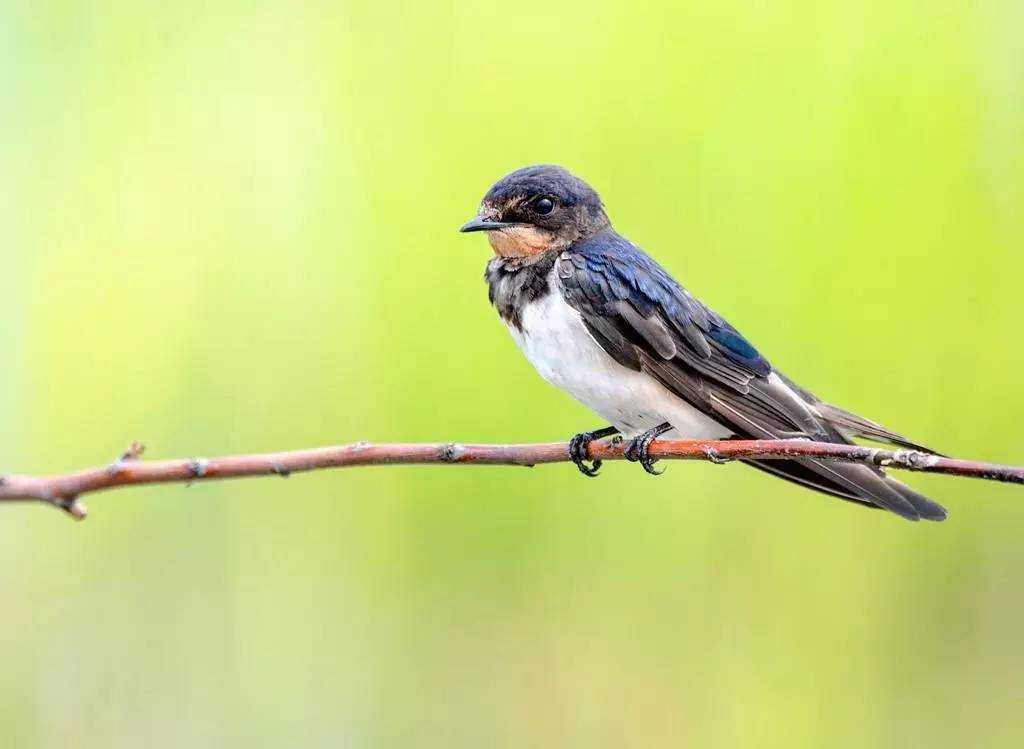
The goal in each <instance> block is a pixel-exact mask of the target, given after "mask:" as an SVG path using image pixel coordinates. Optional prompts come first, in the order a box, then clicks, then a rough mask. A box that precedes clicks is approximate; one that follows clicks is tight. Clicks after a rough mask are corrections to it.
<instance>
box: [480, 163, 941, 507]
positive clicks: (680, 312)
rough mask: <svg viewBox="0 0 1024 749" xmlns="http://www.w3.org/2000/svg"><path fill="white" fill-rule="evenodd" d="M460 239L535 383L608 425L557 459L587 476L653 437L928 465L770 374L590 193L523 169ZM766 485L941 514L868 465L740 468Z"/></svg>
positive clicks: (637, 455)
mask: <svg viewBox="0 0 1024 749" xmlns="http://www.w3.org/2000/svg"><path fill="white" fill-rule="evenodd" d="M460 231H461V232H484V233H486V236H487V239H488V240H489V243H490V245H491V248H492V250H493V252H494V255H493V257H491V258H490V259H489V260H488V262H487V267H486V272H485V274H484V278H485V280H486V282H487V285H488V289H489V298H490V302H491V304H492V305H493V306H494V308H495V309H496V310H497V313H498V315H499V317H500V318H501V320H502V322H504V324H505V325H506V327H507V328H508V330H509V332H510V333H511V334H512V338H513V339H514V340H515V342H516V344H518V346H519V348H520V349H521V350H522V352H523V353H524V354H525V355H526V358H527V359H528V360H529V361H530V363H531V364H532V365H533V366H534V368H535V369H536V370H537V372H538V373H539V374H540V376H541V377H542V378H543V379H545V380H546V381H548V382H549V383H551V384H552V385H554V386H556V387H558V388H561V389H562V390H564V391H565V392H566V393H568V394H569V395H570V396H572V397H573V398H575V399H576V400H577V401H579V402H580V403H582V404H583V405H584V406H586V407H588V408H589V409H590V410H592V411H594V412H596V413H597V414H598V415H599V416H600V417H601V418H602V419H603V420H604V421H605V422H607V423H608V424H609V425H608V426H606V427H601V428H598V429H593V430H589V431H585V432H580V433H578V434H576V435H575V436H574V437H573V438H572V439H571V440H570V442H569V457H570V458H571V460H572V461H573V462H574V463H575V464H576V466H577V468H578V469H579V470H580V472H581V473H583V474H584V475H585V476H589V477H593V476H596V475H597V473H598V471H599V469H600V467H601V464H600V461H597V460H595V461H592V462H590V463H589V465H588V460H587V446H588V445H589V444H590V443H591V442H592V441H594V440H597V439H602V438H606V437H612V438H613V439H615V440H620V441H621V440H628V441H629V442H628V446H627V448H626V450H625V457H626V458H627V459H628V460H630V461H632V462H637V463H639V464H640V465H641V466H642V467H643V469H644V470H645V471H647V472H648V473H652V474H658V473H662V472H663V471H662V470H659V469H657V468H656V467H655V465H654V463H655V461H654V460H652V458H651V456H650V453H649V448H650V445H651V443H652V442H653V441H654V440H655V439H656V438H658V437H661V436H665V437H667V438H686V439H806V440H814V441H819V442H830V443H837V444H854V439H855V438H860V439H867V440H871V441H875V442H882V443H888V444H892V445H898V446H900V447H904V448H908V449H912V450H920V451H924V452H929V453H934V451H932V450H928V449H927V448H925V447H922V446H921V445H919V444H916V443H914V442H911V441H909V440H908V439H906V438H905V437H902V436H901V435H899V434H897V433H896V432H893V431H891V430H890V429H887V428H886V427H884V426H882V425H880V424H878V423H876V422H874V421H871V420H869V419H866V418H863V417H861V416H857V415H856V414H854V413H852V412H850V411H847V410H845V409H843V408H840V407H838V406H835V405H832V404H830V403H827V402H825V401H823V400H821V399H819V398H817V397H815V396H814V395H813V394H812V393H811V392H810V391H809V390H806V389H805V388H803V387H801V386H800V385H798V384H796V383H795V382H794V381H792V380H791V379H789V378H788V377H786V376H785V375H784V374H783V373H782V372H780V371H779V370H777V369H776V368H775V367H774V366H773V365H772V364H771V363H770V362H769V361H768V359H767V358H765V356H764V355H762V354H761V352H760V351H759V350H758V349H757V348H755V346H754V345H753V344H752V343H751V342H750V341H749V340H748V339H747V338H745V337H744V336H743V335H741V334H740V333H739V331H737V330H736V328H734V327H733V326H732V325H730V324H729V323H728V322H727V321H726V320H725V318H724V317H722V316H721V315H719V314H718V313H716V312H715V311H714V310H712V309H711V308H710V307H709V306H707V305H706V304H704V303H703V302H701V301H700V300H698V299H697V298H696V297H694V296H693V295H692V294H691V293H690V292H689V291H687V290H686V289H685V288H684V287H683V286H682V285H681V284H680V283H679V282H678V281H676V280H675V279H674V278H673V277H672V276H671V275H670V274H669V273H668V271H666V270H665V269H664V268H663V267H662V266H661V265H659V264H658V263H657V262H656V261H655V260H654V259H653V258H652V257H651V256H650V255H648V254H647V253H646V252H644V251H643V250H642V249H641V248H640V247H638V246H637V245H635V244H633V243H632V242H630V241H629V240H628V239H626V238H625V237H623V236H622V235H621V234H619V233H618V232H617V231H616V230H615V229H614V228H613V227H612V224H611V221H610V220H609V218H608V214H607V212H606V210H605V206H604V203H603V201H602V200H601V197H600V196H599V195H598V193H597V192H596V191H595V190H594V189H593V188H592V187H591V186H590V185H588V184H587V183H586V182H584V181H583V180H582V179H580V178H579V177H576V176H575V175H573V174H572V173H570V172H569V171H568V170H566V169H565V168H563V167H561V166H555V165H550V164H541V165H535V166H527V167H524V168H521V169H518V170H516V171H513V172H511V173H510V174H508V175H506V176H504V177H502V178H501V179H500V180H498V181H497V182H496V183H495V184H494V185H493V186H492V187H491V188H490V190H488V191H487V193H486V194H485V195H484V197H483V200H482V202H481V203H480V207H479V210H478V212H477V214H476V215H475V216H474V217H473V218H472V219H471V220H470V221H468V222H467V223H466V224H464V225H463V226H462V227H461V228H460ZM743 462H744V463H746V464H748V465H750V466H753V467H755V468H758V469H761V470H763V471H767V472H768V473H771V474H774V475H775V476H778V477H781V478H783V479H787V480H789V481H792V482H795V483H797V484H801V485H803V486H805V487H809V488H811V489H814V490H817V491H819V492H822V493H824V494H828V495H831V496H834V497H838V498H840V499H844V500H848V501H850V502H854V503H858V504H860V505H864V506H868V507H873V508H881V509H884V510H888V511H890V512H892V513H895V514H896V515H899V516H901V517H903V518H906V519H908V520H915V521H916V520H922V519H923V520H934V521H939V520H944V519H945V518H946V510H945V509H944V508H943V507H942V506H941V505H939V504H938V503H936V502H934V501H932V500H931V499H929V498H927V497H925V496H923V495H922V494H919V493H918V492H916V491H915V490H913V489H912V488H910V487H909V486H907V485H906V484H903V483H902V482H900V481H897V480H896V479H894V478H892V477H891V476H889V475H887V474H886V473H885V471H884V470H883V469H882V468H880V467H877V466H873V465H867V464H860V463H839V462H829V461H824V460H818V459H814V458H794V459H782V460H761V459H756V458H751V459H746V460H744V461H743Z"/></svg>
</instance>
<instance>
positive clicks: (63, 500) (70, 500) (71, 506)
mask: <svg viewBox="0 0 1024 749" xmlns="http://www.w3.org/2000/svg"><path fill="white" fill-rule="evenodd" d="M53 504H55V505H56V506H57V507H59V508H60V509H62V510H64V512H66V513H67V514H68V515H70V516H71V517H73V518H74V519H75V520H84V519H85V516H86V515H87V514H88V510H87V509H86V507H85V505H84V504H82V502H81V500H79V499H78V497H76V496H70V497H58V498H57V499H55V500H53Z"/></svg>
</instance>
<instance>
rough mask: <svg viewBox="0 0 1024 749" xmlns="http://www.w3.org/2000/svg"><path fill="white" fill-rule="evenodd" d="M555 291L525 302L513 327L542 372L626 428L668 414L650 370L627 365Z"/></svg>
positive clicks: (653, 422)
mask: <svg viewBox="0 0 1024 749" xmlns="http://www.w3.org/2000/svg"><path fill="white" fill-rule="evenodd" d="M556 283H557V281H556V280H555V279H551V284H552V285H551V291H550V292H549V293H548V294H546V295H544V296H541V297H537V298H535V299H534V300H532V301H530V302H529V303H527V304H525V305H523V306H522V307H521V308H520V309H519V311H518V322H519V325H518V326H517V325H516V324H514V323H513V322H512V321H511V320H506V321H505V323H506V325H507V326H508V329H509V332H511V334H512V337H513V338H514V339H515V341H516V343H517V344H518V345H519V348H520V349H522V351H523V354H525V355H526V358H527V359H528V360H529V361H530V363H531V364H533V366H534V367H535V368H536V370H537V372H538V373H539V374H540V376H541V377H543V378H544V379H545V380H547V381H548V382H550V383H551V384H552V385H555V386H556V387H559V388H561V389H562V390H564V391H565V392H567V393H568V394H569V395H571V396H572V397H573V398H575V399H576V400H578V401H579V402H580V403H582V404H583V405H585V406H587V407H588V408H590V409H592V410H593V411H596V412H597V413H598V414H600V415H601V416H602V417H604V418H605V419H606V420H607V421H609V422H611V423H612V424H614V425H615V426H616V427H618V428H619V429H620V430H622V432H623V433H625V434H636V433H639V432H642V431H644V430H645V429H649V428H651V427H652V426H655V425H657V424H660V423H661V422H662V421H664V420H665V418H664V416H663V414H662V413H661V412H660V409H659V408H658V406H657V403H658V400H659V398H658V396H659V395H660V393H659V392H656V391H659V390H661V388H660V387H659V386H657V385H656V383H654V381H653V380H651V378H649V377H647V376H646V375H644V374H642V373H640V372H635V371H633V370H631V369H628V368H626V367H623V366H622V365H621V364H619V363H618V362H616V361H615V360H614V359H612V357H611V356H609V355H608V354H607V353H606V352H605V351H604V349H602V348H601V346H600V345H599V344H598V343H597V341H595V340H594V338H593V336H591V335H590V332H589V331H588V330H587V328H586V326H585V325H584V324H583V320H582V319H581V318H580V315H579V313H578V312H577V311H576V310H575V309H573V308H572V307H570V306H569V305H568V304H567V303H566V302H565V300H564V299H563V298H562V295H561V293H560V292H559V291H558V288H557V286H556Z"/></svg>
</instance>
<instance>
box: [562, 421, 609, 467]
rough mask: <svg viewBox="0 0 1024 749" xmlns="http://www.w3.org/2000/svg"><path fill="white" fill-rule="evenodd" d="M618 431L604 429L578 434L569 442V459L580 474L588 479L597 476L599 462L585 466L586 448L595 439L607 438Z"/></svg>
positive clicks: (592, 462)
mask: <svg viewBox="0 0 1024 749" xmlns="http://www.w3.org/2000/svg"><path fill="white" fill-rule="evenodd" d="M618 431H619V430H618V429H616V428H615V427H605V428H604V429H595V430H594V431H593V432H580V433H579V434H577V435H576V436H575V437H573V438H572V439H571V440H569V458H570V459H571V460H572V462H573V463H575V464H576V467H577V468H579V469H580V473H582V474H583V475H584V476H589V477H590V478H593V477H594V476H596V475H597V474H598V472H599V471H600V470H601V461H600V460H596V459H595V460H593V461H591V463H590V465H589V466H588V465H587V463H586V461H587V446H588V445H589V444H590V443H591V442H593V441H594V440H596V439H601V438H602V437H607V436H609V435H612V434H615V433H616V432H618Z"/></svg>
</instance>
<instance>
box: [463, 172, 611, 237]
mask: <svg viewBox="0 0 1024 749" xmlns="http://www.w3.org/2000/svg"><path fill="white" fill-rule="evenodd" d="M607 227H608V216H607V215H606V214H605V212H604V206H603V205H602V203H601V198H600V196H599V195H598V194H597V193H596V192H595V191H594V189H593V188H592V187H591V186H590V185H588V184H587V183H586V182H584V181H583V180H581V179H580V178H579V177H575V176H573V175H572V174H570V173H569V172H568V171H567V170H565V169H563V168H562V167H560V166H550V165H541V166H528V167H524V168H522V169H518V170H516V171H514V172H512V173H511V174H509V175H507V176H505V177H502V178H501V179H500V180H498V182H497V183H496V184H495V185H494V187H492V188H491V189H490V190H488V192H487V194H486V195H485V196H484V199H483V202H482V203H481V204H480V212H479V213H478V214H477V215H476V217H474V218H473V219H472V220H471V221H469V222H468V223H466V224H464V225H463V226H462V228H461V229H459V231H463V232H468V231H485V232H487V238H488V240H490V243H491V247H493V248H494V251H495V252H496V253H497V254H498V255H502V256H505V257H526V256H529V255H539V254H542V253H545V252H549V251H552V250H563V249H565V248H566V247H568V246H569V245H571V244H572V243H573V242H576V241H578V240H580V239H585V238H587V237H589V236H592V235H594V234H596V233H597V232H599V231H601V230H602V229H605V228H607Z"/></svg>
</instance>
